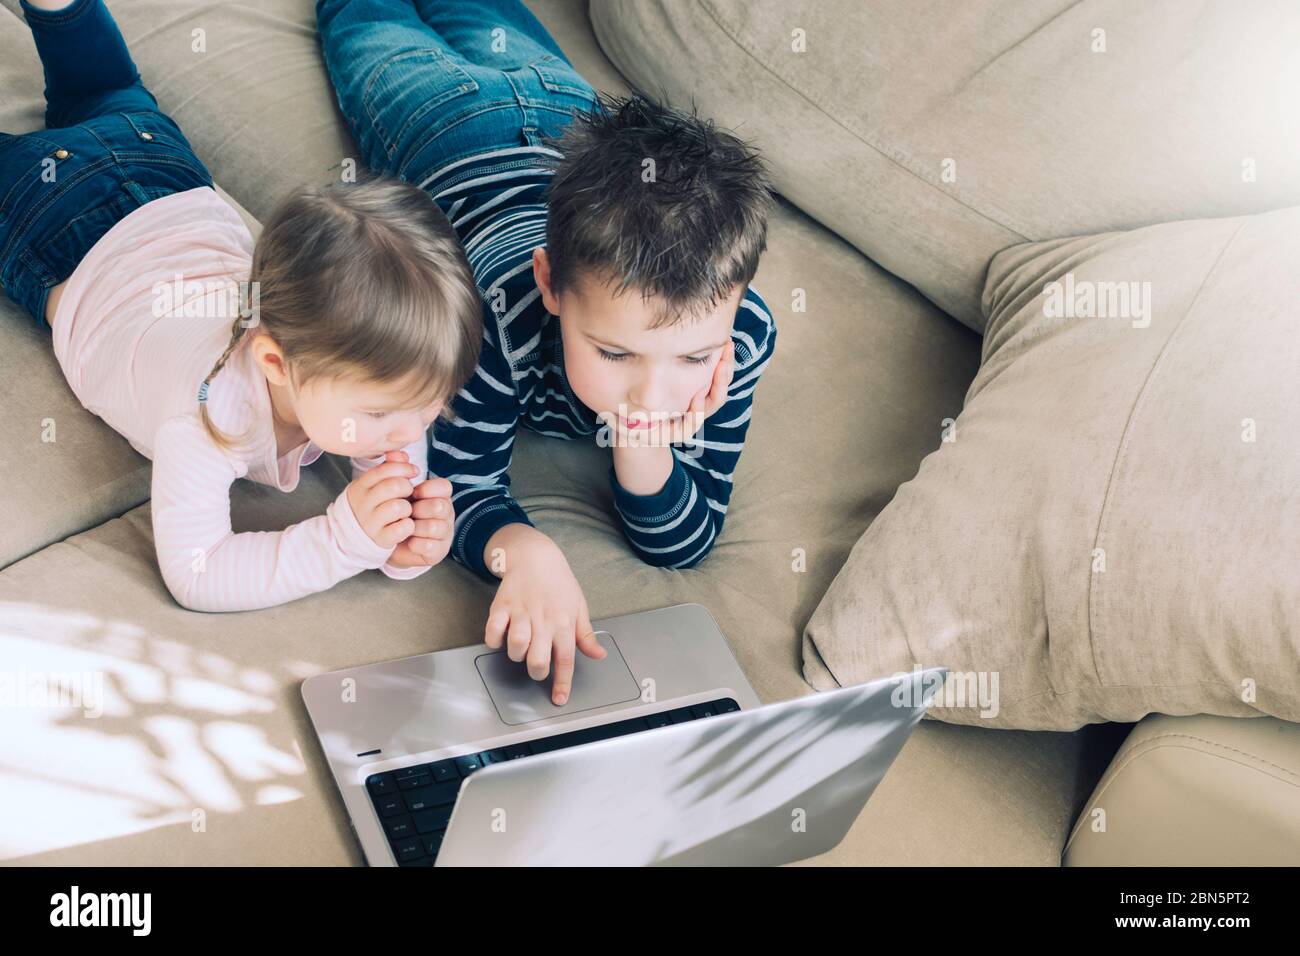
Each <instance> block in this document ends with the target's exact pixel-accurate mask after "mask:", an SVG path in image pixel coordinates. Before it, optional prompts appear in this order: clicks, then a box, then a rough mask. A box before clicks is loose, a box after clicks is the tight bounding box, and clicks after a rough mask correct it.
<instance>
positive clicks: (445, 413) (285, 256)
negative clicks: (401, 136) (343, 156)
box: [199, 177, 483, 450]
mask: <svg viewBox="0 0 1300 956" xmlns="http://www.w3.org/2000/svg"><path fill="white" fill-rule="evenodd" d="M243 288H244V291H243V293H242V294H241V297H243V298H244V302H243V303H241V309H240V311H241V315H240V316H239V317H237V318H236V319H235V322H234V326H233V327H232V329H231V333H230V343H229V344H228V345H227V346H226V350H225V351H224V352H223V353H222V354H221V358H219V359H218V360H217V364H216V365H214V366H213V367H212V371H210V372H209V373H208V375H207V378H205V379H204V380H203V384H204V388H205V389H206V387H207V385H208V384H209V383H210V382H211V381H212V379H213V378H215V377H216V375H217V373H218V372H220V371H221V369H222V368H223V367H224V366H225V364H226V361H227V360H228V359H229V358H230V356H231V354H232V353H233V352H234V351H235V349H236V348H237V347H238V346H239V344H240V343H241V342H242V341H243V340H244V338H245V333H247V332H248V331H249V329H253V330H256V331H262V332H265V333H266V334H268V335H270V336H271V338H272V339H274V340H275V342H276V344H277V345H279V346H280V349H281V350H282V351H283V352H284V357H285V364H286V368H287V369H288V372H289V376H290V378H291V380H292V381H293V382H294V384H295V387H299V386H301V385H303V384H305V383H307V382H309V381H312V380H313V379H316V378H338V377H349V378H354V379H356V380H358V381H363V382H374V383H379V384H387V383H392V382H398V381H403V380H406V379H408V378H410V380H411V381H412V383H413V390H412V392H411V393H410V395H409V396H408V398H407V400H408V401H410V402H411V403H412V404H414V403H415V402H417V401H421V400H426V399H427V400H429V401H435V400H436V401H441V402H442V403H443V408H442V411H441V413H440V417H443V418H447V419H450V418H451V417H453V414H454V413H453V412H452V411H451V400H452V398H453V397H454V396H455V394H456V393H457V392H458V391H459V390H460V389H461V387H462V386H464V384H465V383H466V382H467V381H468V380H469V378H470V376H471V375H473V374H474V369H475V367H476V366H477V365H478V358H479V349H480V347H481V344H482V339H483V300H482V298H481V296H480V294H479V291H478V287H477V286H476V285H475V282H474V273H473V270H472V269H471V268H470V264H469V260H468V259H467V258H466V256H465V250H464V248H463V247H462V246H461V243H460V239H459V238H458V237H457V236H456V233H455V230H453V229H452V226H451V223H450V222H449V221H448V220H447V217H446V216H445V215H444V214H443V212H442V210H441V209H440V208H439V207H438V205H437V203H435V202H434V201H433V199H432V198H431V197H430V196H429V195H428V194H427V193H425V192H424V191H423V190H421V189H419V188H417V187H416V186H413V185H411V184H410V183H407V182H403V181H401V180H398V179H393V178H389V177H376V178H371V179H366V180H363V181H360V182H357V183H350V184H343V183H336V184H333V185H330V186H325V187H316V186H306V187H302V188H300V189H298V190H296V191H295V192H293V193H292V194H291V195H290V196H288V197H287V198H286V199H285V200H284V201H283V202H281V204H280V205H279V207H277V209H276V210H275V212H273V213H272V214H271V218H270V219H269V220H268V221H267V223H266V226H265V228H264V229H263V231H262V235H261V236H260V238H259V239H258V241H257V244H256V246H255V247H254V249H253V264H252V270H251V272H250V275H249V282H248V284H247V285H246V286H244V287H243ZM199 416H200V418H201V419H202V420H203V425H204V427H205V428H206V429H207V431H208V434H209V435H211V436H212V439H213V440H214V441H215V442H217V444H218V445H220V446H221V447H222V448H225V449H227V450H229V449H232V448H234V447H236V446H239V445H243V444H244V443H246V442H247V441H249V440H250V439H251V437H252V434H253V432H254V430H255V428H254V429H250V430H249V431H246V432H244V433H243V434H241V435H239V436H236V437H231V436H228V435H226V434H225V433H224V432H222V431H221V429H219V428H218V427H217V426H216V424H215V423H214V422H213V421H212V419H211V418H210V417H209V415H208V408H207V403H206V402H204V401H200V402H199Z"/></svg>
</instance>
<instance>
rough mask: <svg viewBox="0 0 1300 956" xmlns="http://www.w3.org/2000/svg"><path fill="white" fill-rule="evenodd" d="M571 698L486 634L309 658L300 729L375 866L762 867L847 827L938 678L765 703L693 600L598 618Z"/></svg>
mask: <svg viewBox="0 0 1300 956" xmlns="http://www.w3.org/2000/svg"><path fill="white" fill-rule="evenodd" d="M592 626H593V627H594V628H595V629H596V636H597V640H599V641H600V643H601V646H603V647H604V648H605V649H606V650H607V651H608V652H609V653H608V654H607V655H606V657H605V658H604V659H602V660H599V661H596V660H592V659H591V658H588V657H586V656H585V655H583V654H581V653H579V654H578V655H577V661H576V665H575V669H574V676H573V684H572V687H571V691H570V697H569V700H568V701H567V702H566V703H565V704H564V706H562V707H556V706H555V705H554V704H553V703H551V700H550V680H549V679H547V680H543V681H534V680H533V679H532V678H530V677H529V676H528V673H527V670H526V668H525V665H524V663H523V662H516V661H512V660H510V658H509V657H508V656H507V655H506V653H505V650H504V649H502V650H498V651H493V650H490V649H488V648H487V647H486V646H485V645H483V644H478V645H475V646H470V647H462V648H455V649H453V650H445V651H437V652H435V653H430V654H421V655H418V656H415V657H406V658H402V659H400V660H394V661H385V662H382V663H377V664H369V665H366V666H363V667H356V668H349V669H346V670H340V671H333V672H330V673H325V674H318V675H316V676H314V677H310V678H308V679H307V680H305V681H304V682H303V685H302V695H303V700H304V702H305V703H306V706H307V712H308V714H309V715H310V718H311V722H312V725H313V728H314V729H315V731H316V735H317V737H318V739H319V741H320V744H321V747H322V750H323V751H324V754H325V757H326V759H327V761H328V763H329V767H330V771H331V772H332V774H333V776H334V781H335V784H336V785H337V786H338V790H339V793H340V795H341V796H342V798H343V804H344V807H345V808H346V810H347V814H348V817H349V822H350V824H351V826H352V829H353V831H354V832H355V834H356V837H357V840H358V841H359V842H360V845H361V849H362V852H363V853H364V855H365V858H366V861H367V862H368V863H369V864H370V865H372V866H518V865H536V866H575V865H604V866H639V865H660V866H665V865H666V866H673V865H678V866H680V865H711V866H736V865H740V866H755V865H776V864H781V863H788V862H792V861H795V860H800V859H804V858H807V857H810V856H815V855H817V854H819V853H824V852H826V851H827V850H829V849H831V848H832V847H834V846H835V845H836V844H838V843H839V842H840V840H841V839H843V837H844V834H845V833H846V832H847V831H848V829H849V827H850V826H851V825H852V823H853V821H854V820H855V819H856V818H857V815H858V813H859V812H860V811H861V809H862V807H863V805H864V804H865V803H866V801H867V798H868V797H870V795H871V793H872V791H873V790H874V789H875V787H876V785H877V784H878V783H879V782H880V780H881V778H882V777H883V776H884V774H885V771H886V770H887V769H888V768H889V765H890V764H891V763H892V762H893V760H894V757H895V756H897V754H898V752H899V751H900V750H901V749H902V746H903V744H904V742H905V741H906V740H907V737H908V736H909V735H910V733H911V731H912V729H913V728H914V727H915V726H916V724H917V722H919V721H920V719H921V717H922V715H923V713H924V711H925V708H926V707H927V706H928V705H929V703H930V701H931V700H932V698H933V696H934V693H935V692H936V691H937V690H938V688H939V686H940V685H941V684H942V682H943V677H944V674H945V673H946V671H945V670H944V669H943V668H931V669H928V670H917V671H914V672H912V673H911V674H907V675H902V676H899V677H894V678H882V679H880V680H877V681H871V682H868V683H865V684H859V685H856V686H852V687H844V688H840V689H838V690H835V691H829V692H825V693H820V694H811V695H808V696H806V697H802V698H799V699H796V700H790V701H783V702H781V703H777V704H770V705H767V706H763V705H761V703H760V701H759V699H758V696H757V695H756V694H755V693H754V690H753V688H752V687H750V685H749V682H748V681H747V680H746V679H745V676H744V674H743V673H742V672H741V670H740V666H739V664H738V663H737V661H736V659H735V657H734V656H733V655H732V653H731V650H730V648H729V647H728V645H727V642H726V639H725V638H724V637H723V635H722V632H721V631H720V630H719V629H718V626H717V623H716V622H715V621H714V620H713V617H712V615H710V614H709V612H708V611H707V610H706V609H705V608H704V607H702V606H701V605H699V604H678V605H675V606H673V607H666V608H660V609H656V610H652V611H644V612H639V613H636V614H627V615H623V616H619V617H611V618H604V619H601V620H599V621H593V622H592Z"/></svg>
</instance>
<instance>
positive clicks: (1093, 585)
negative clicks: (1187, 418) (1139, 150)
mask: <svg viewBox="0 0 1300 956" xmlns="http://www.w3.org/2000/svg"><path fill="white" fill-rule="evenodd" d="M1245 226H1246V223H1245V221H1242V222H1240V223H1238V225H1237V228H1236V229H1234V230H1233V232H1232V235H1230V236H1229V237H1228V238H1227V240H1226V241H1225V242H1224V244H1223V248H1222V249H1220V250H1219V254H1218V255H1217V256H1215V259H1214V263H1213V264H1212V265H1211V266H1210V268H1209V269H1207V270H1206V272H1205V276H1204V277H1203V278H1202V279H1201V284H1200V285H1199V286H1198V287H1197V289H1196V294H1195V295H1194V296H1193V297H1192V300H1191V302H1189V303H1188V305H1187V311H1186V312H1184V313H1183V315H1182V316H1181V317H1180V318H1179V319H1178V323H1177V325H1175V326H1174V329H1173V331H1171V332H1170V333H1169V338H1167V339H1166V340H1165V343H1164V345H1162V346H1161V347H1160V351H1159V353H1158V354H1157V355H1156V357H1155V361H1153V362H1152V363H1151V368H1150V369H1148V370H1147V374H1146V377H1145V378H1144V379H1143V381H1142V385H1141V387H1140V388H1139V389H1138V393H1137V396H1136V397H1135V398H1134V400H1133V407H1132V408H1130V409H1129V413H1128V416H1127V418H1126V419H1125V421H1124V428H1123V430H1122V431H1121V432H1120V437H1119V442H1118V443H1117V444H1116V448H1115V460H1114V461H1113V462H1111V468H1110V474H1109V475H1108V476H1107V478H1106V490H1105V491H1104V492H1103V493H1102V499H1101V509H1100V511H1099V513H1098V515H1097V530H1096V532H1095V533H1094V535H1093V540H1092V548H1093V551H1094V552H1095V551H1096V550H1097V549H1098V548H1099V547H1101V540H1102V536H1103V534H1104V533H1105V531H1106V523H1107V518H1108V517H1109V511H1110V509H1111V506H1112V504H1113V495H1114V493H1115V492H1116V490H1117V489H1116V484H1117V481H1118V476H1119V472H1120V468H1121V466H1122V465H1123V463H1124V461H1125V460H1126V458H1127V455H1128V451H1129V448H1130V447H1131V443H1130V441H1129V438H1130V435H1131V432H1132V429H1133V426H1134V423H1135V421H1136V420H1137V417H1138V415H1139V413H1140V412H1141V411H1142V409H1143V408H1144V407H1145V405H1146V399H1147V396H1148V395H1150V394H1151V388H1152V385H1153V383H1154V382H1155V380H1156V378H1157V376H1158V375H1159V373H1160V371H1161V370H1162V368H1163V366H1164V363H1165V359H1166V357H1167V356H1168V355H1169V353H1170V351H1171V350H1172V348H1173V346H1174V343H1175V340H1176V339H1177V338H1178V335H1179V333H1180V332H1181V331H1182V330H1183V329H1184V328H1185V327H1186V326H1187V325H1188V319H1189V317H1190V316H1191V315H1192V313H1193V312H1195V311H1196V308H1197V306H1198V305H1199V303H1200V301H1201V294H1202V293H1203V292H1204V291H1205V287H1206V285H1207V284H1208V283H1209V281H1210V279H1211V278H1213V277H1214V275H1215V274H1216V273H1217V272H1218V270H1219V266H1220V264H1221V263H1222V262H1223V258H1224V256H1226V255H1227V253H1228V250H1229V249H1230V248H1231V247H1232V244H1233V243H1234V242H1235V241H1236V239H1237V236H1238V235H1240V233H1241V230H1242V229H1244V228H1245ZM1088 568H1089V570H1088V625H1087V635H1088V649H1089V652H1090V654H1091V656H1092V669H1093V674H1094V675H1095V676H1096V678H1097V684H1098V685H1099V686H1102V687H1108V686H1110V685H1109V684H1107V683H1106V682H1105V681H1104V680H1103V679H1102V676H1101V666H1100V663H1099V661H1098V652H1097V632H1096V630H1095V628H1094V625H1095V618H1096V617H1097V602H1098V600H1099V597H1098V592H1099V590H1100V589H1099V588H1098V587H1097V575H1098V574H1099V573H1102V574H1104V573H1105V572H1104V571H1103V572H1097V571H1094V570H1092V565H1091V563H1090V564H1089V565H1088ZM1202 683H1206V682H1202Z"/></svg>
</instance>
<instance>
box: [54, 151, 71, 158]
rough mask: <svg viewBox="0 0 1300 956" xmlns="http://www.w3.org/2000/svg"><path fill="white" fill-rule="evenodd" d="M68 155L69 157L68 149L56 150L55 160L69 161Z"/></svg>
mask: <svg viewBox="0 0 1300 956" xmlns="http://www.w3.org/2000/svg"><path fill="white" fill-rule="evenodd" d="M68 155H69V154H68V151H67V150H66V149H56V150H55V151H54V158H55V159H67V158H68Z"/></svg>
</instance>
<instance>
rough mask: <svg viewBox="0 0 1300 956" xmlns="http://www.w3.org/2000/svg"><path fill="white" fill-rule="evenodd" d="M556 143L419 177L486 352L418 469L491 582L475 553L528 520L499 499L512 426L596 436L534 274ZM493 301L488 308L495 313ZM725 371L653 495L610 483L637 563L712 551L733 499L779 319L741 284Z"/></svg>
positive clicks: (455, 546) (461, 553)
mask: <svg viewBox="0 0 1300 956" xmlns="http://www.w3.org/2000/svg"><path fill="white" fill-rule="evenodd" d="M545 157H550V158H552V159H558V158H560V154H559V153H557V152H555V150H553V149H549V148H546V147H543V146H524V147H518V148H512V149H500V150H494V151H492V152H487V153H483V154H480V155H476V156H471V157H468V158H466V159H462V160H459V161H457V162H454V163H451V164H449V165H447V166H444V167H442V168H441V169H439V170H438V171H437V172H435V173H433V174H432V175H431V176H430V177H429V178H428V179H426V180H425V181H424V182H422V183H421V184H420V185H421V187H422V188H424V189H426V190H427V191H428V192H429V193H430V194H431V195H432V196H433V198H434V200H435V201H436V202H437V203H438V205H439V206H440V207H441V208H442V210H443V211H444V212H445V213H446V214H447V217H448V218H449V219H450V220H451V222H452V225H453V226H454V227H455V229H456V233H457V235H459V236H460V238H461V242H462V243H463V244H464V246H465V251H466V254H467V255H468V257H469V261H470V265H471V266H472V267H473V270H474V278H475V280H476V281H477V283H478V287H479V290H480V292H481V293H482V294H483V300H484V311H483V319H484V329H483V346H482V353H481V355H480V358H479V365H478V368H477V370H476V371H475V373H474V375H473V377H472V378H471V379H470V380H469V382H468V383H467V384H466V385H465V387H464V388H462V389H461V390H460V392H459V393H458V394H457V395H456V397H455V399H454V400H453V402H452V411H454V413H455V418H454V420H453V421H451V422H447V421H445V420H442V419H439V420H438V421H437V422H436V423H435V424H434V426H433V428H432V429H431V434H430V449H429V471H430V473H431V474H434V475H440V476H442V477H444V478H447V479H448V480H449V481H450V482H451V484H452V499H451V500H452V503H453V505H454V507H455V511H456V525H455V532H454V535H455V536H454V539H453V543H452V549H451V554H452V557H453V558H454V559H455V560H457V561H460V562H461V563H462V564H464V565H466V566H467V567H469V568H471V569H473V570H474V571H475V572H477V573H478V574H479V575H481V576H482V577H484V578H487V579H488V580H492V581H495V580H496V578H495V577H494V576H493V575H492V573H491V572H490V571H489V570H488V567H487V563H486V561H485V556H484V554H483V551H484V548H485V547H486V545H487V542H488V540H489V539H490V538H491V537H492V535H493V533H495V532H496V531H497V529H499V528H501V527H503V526H504V525H507V524H510V523H512V522H516V521H521V522H524V523H526V524H530V525H531V524H532V522H531V521H529V519H528V515H527V514H526V513H525V511H524V510H523V508H521V507H520V506H519V503H518V502H517V501H515V499H514V498H513V497H511V495H510V476H509V474H508V472H509V468H510V457H511V450H512V447H513V444H514V436H515V429H516V427H518V426H519V425H520V424H522V425H523V426H524V427H526V428H530V429H532V430H533V431H535V432H539V433H540V434H543V435H548V436H550V437H552V438H584V437H587V436H595V435H596V433H597V432H598V431H600V430H602V429H604V428H605V426H604V425H603V424H602V423H601V422H600V421H599V420H598V419H597V418H596V414H595V412H594V411H593V410H592V409H590V408H588V407H587V406H586V405H584V404H583V403H582V402H581V401H580V400H579V399H578V398H577V396H576V395H574V394H573V391H572V389H571V388H570V387H569V382H568V378H567V377H566V375H565V371H564V349H563V346H562V343H561V339H560V323H559V321H558V318H557V317H556V316H554V315H551V314H550V313H549V312H547V310H546V308H545V306H543V304H542V297H541V291H540V290H539V289H538V287H537V283H536V281H535V280H534V278H533V250H534V249H535V248H537V247H538V246H545V245H546V189H547V187H548V186H549V184H550V181H551V176H552V173H551V170H550V169H549V168H547V167H546V165H545V163H544V158H545ZM494 304H496V305H497V308H494V307H493V306H494ZM731 337H732V341H733V342H734V343H735V361H736V368H735V372H734V374H733V376H732V381H731V385H730V387H729V388H728V393H727V394H728V397H727V401H726V403H725V404H724V405H723V406H722V407H721V408H719V409H718V410H717V411H715V412H714V413H713V414H712V415H711V416H709V418H708V419H706V420H705V423H704V425H703V427H702V428H701V429H700V431H699V432H698V433H697V434H696V435H695V437H694V438H693V439H692V440H691V441H690V442H688V443H685V444H682V445H673V446H671V450H672V453H673V458H674V462H673V470H672V473H671V474H670V475H669V477H668V480H667V482H666V483H665V484H664V487H663V488H662V489H661V490H660V491H659V492H658V493H656V494H652V495H635V494H632V493H631V492H629V491H627V490H626V489H625V488H623V487H622V485H620V484H619V482H618V478H617V476H616V474H615V472H614V466H613V462H612V460H611V463H610V468H609V480H610V484H611V486H612V488H613V492H614V503H615V508H616V511H617V513H618V518H619V521H620V523H621V525H622V528H623V532H624V534H625V536H626V537H627V540H628V542H629V543H630V544H631V546H632V549H633V551H635V552H636V554H637V555H639V556H640V557H641V559H642V560H643V561H646V562H647V563H649V564H652V565H656V566H659V567H670V568H689V567H693V566H694V565H695V564H696V563H698V562H699V561H700V560H701V559H702V558H703V557H704V556H705V555H707V554H708V553H709V550H710V549H711V548H712V547H713V544H714V542H715V541H716V540H717V538H718V534H719V533H720V532H721V531H722V523H723V519H724V518H725V517H726V514H727V504H728V502H729V501H730V499H731V483H732V475H733V473H734V472H735V469H736V462H737V460H738V459H739V458H740V452H741V450H742V448H743V447H744V442H745V432H746V431H747V430H748V428H749V419H750V411H751V403H752V401H753V395H754V387H755V386H756V385H757V384H758V378H759V376H760V375H761V374H762V373H763V369H764V368H766V367H767V363H768V361H769V360H770V359H771V357H772V351H773V349H774V347H775V345H776V324H775V323H774V322H773V320H772V315H771V312H770V311H769V310H768V308H767V306H766V304H765V303H764V302H763V300H762V299H761V298H760V297H759V295H758V293H756V292H755V291H754V290H753V289H752V288H749V289H746V290H745V295H744V297H743V298H742V299H741V302H740V308H739V309H738V310H737V312H736V319H735V322H734V323H733V325H732V331H731Z"/></svg>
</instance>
